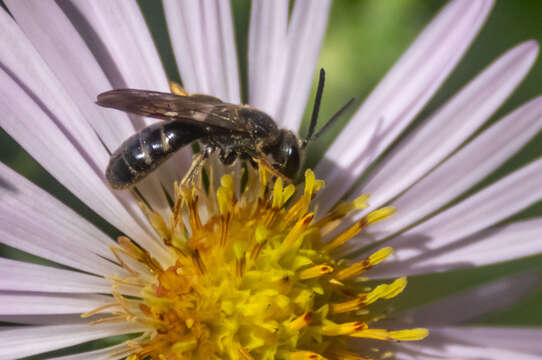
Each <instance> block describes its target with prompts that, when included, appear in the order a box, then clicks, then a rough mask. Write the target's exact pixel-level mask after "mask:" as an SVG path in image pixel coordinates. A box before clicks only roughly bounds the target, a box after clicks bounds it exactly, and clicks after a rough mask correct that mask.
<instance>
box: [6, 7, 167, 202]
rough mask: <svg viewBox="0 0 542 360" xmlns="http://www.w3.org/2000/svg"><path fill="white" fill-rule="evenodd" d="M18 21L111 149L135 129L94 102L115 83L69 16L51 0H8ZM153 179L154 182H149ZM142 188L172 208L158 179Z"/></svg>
mask: <svg viewBox="0 0 542 360" xmlns="http://www.w3.org/2000/svg"><path fill="white" fill-rule="evenodd" d="M7 5H8V6H9V9H10V11H11V13H12V15H13V16H14V17H15V20H16V21H17V24H18V25H19V26H20V27H21V28H22V30H23V31H24V32H25V34H26V36H27V37H28V38H29V40H30V41H31V42H32V44H33V45H34V46H35V47H36V49H37V50H38V52H39V53H40V55H41V56H42V57H43V59H44V60H45V62H46V63H47V65H48V66H49V68H50V69H51V70H52V71H53V73H54V74H55V76H56V77H57V78H58V80H60V82H61V83H62V85H63V87H64V88H65V89H66V90H67V91H68V93H69V94H70V96H71V99H73V101H74V103H75V104H76V105H77V107H78V108H79V110H80V111H81V113H82V115H83V117H84V119H85V120H87V122H88V123H89V125H90V126H92V128H93V129H94V130H95V131H96V132H97V134H98V136H99V137H100V139H101V140H102V141H103V143H104V144H105V145H106V147H107V148H108V149H109V151H110V152H113V151H114V150H116V149H117V148H118V146H119V145H120V144H121V143H122V142H123V141H124V140H125V139H126V138H128V137H129V136H131V135H132V134H134V133H135V129H134V126H133V125H132V123H131V121H130V119H129V118H128V116H127V115H126V114H124V113H122V112H119V111H111V110H106V109H104V108H101V107H99V106H97V105H96V104H95V101H96V96H97V95H98V94H99V93H101V92H104V91H106V90H110V89H111V87H112V85H111V83H110V82H109V80H108V79H107V78H106V76H105V74H104V72H103V70H102V69H101V68H100V65H99V64H98V62H97V61H96V59H95V58H94V56H93V55H92V53H91V52H90V50H89V49H88V47H87V45H86V44H85V43H84V41H83V39H82V38H81V37H80V35H79V34H78V33H77V31H76V30H75V28H74V27H73V25H72V24H71V23H70V21H69V20H68V18H67V17H66V16H65V14H64V13H63V12H62V10H61V9H60V8H59V7H58V5H57V4H56V3H55V2H52V1H40V2H37V3H35V2H33V1H27V0H22V1H11V0H10V1H8V2H7ZM151 181H152V185H151V184H149V183H150V182H151ZM146 184H147V185H146V187H145V188H143V187H140V188H139V190H140V191H141V192H142V194H143V195H144V197H145V199H146V200H147V201H148V202H149V203H150V204H151V205H152V206H153V208H154V209H156V210H157V211H160V210H162V211H165V210H169V206H168V202H167V200H166V197H165V194H164V192H163V191H162V188H161V186H160V184H159V182H158V180H156V179H154V180H148V181H147V182H146Z"/></svg>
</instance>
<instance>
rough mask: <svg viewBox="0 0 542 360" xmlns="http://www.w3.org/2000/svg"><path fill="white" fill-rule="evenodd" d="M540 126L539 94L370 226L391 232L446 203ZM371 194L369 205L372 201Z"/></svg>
mask: <svg viewBox="0 0 542 360" xmlns="http://www.w3.org/2000/svg"><path fill="white" fill-rule="evenodd" d="M541 127H542V97H538V98H536V99H534V100H532V101H530V102H529V103H527V104H525V105H523V106H521V107H520V108H519V109H517V110H515V111H514V112H513V113H511V114H509V115H508V116H506V117H505V118H504V119H502V120H500V121H499V122H497V123H496V124H495V125H493V126H492V127H491V128H489V129H487V130H485V131H484V132H483V133H482V134H481V135H480V136H478V137H477V138H475V139H474V140H473V141H471V142H470V143H469V144H468V145H466V146H465V147H464V148H462V149H461V150H460V151H459V152H457V153H456V154H454V155H453V156H452V157H451V158H450V159H449V160H447V161H446V162H444V163H443V164H442V165H440V166H439V167H437V169H435V170H434V171H433V172H431V173H430V174H429V175H428V176H426V177H425V178H423V179H422V180H421V181H419V182H418V183H416V184H415V185H414V186H413V187H412V188H410V189H408V191H407V192H406V193H405V194H404V195H402V196H401V197H399V198H398V199H396V200H394V201H393V205H394V206H395V207H397V209H399V213H398V216H394V217H393V218H392V219H390V221H384V222H381V223H378V224H376V225H375V226H374V227H372V229H374V230H375V231H378V232H382V233H387V234H390V235H391V234H394V233H396V232H397V231H400V230H401V229H403V228H406V227H407V226H409V225H411V224H413V223H414V222H415V221H418V220H420V219H423V218H424V217H426V216H428V215H429V214H431V213H432V212H434V211H436V210H438V209H439V208H440V207H442V206H444V205H446V204H447V203H448V202H449V201H451V200H453V199H454V198H455V197H457V196H458V195H459V194H461V193H463V192H464V191H466V190H468V189H469V188H470V187H472V186H473V185H475V184H476V183H478V182H479V181H481V180H482V179H483V178H485V177H486V176H487V175H489V174H490V173H491V172H493V171H494V170H495V169H496V168H497V167H498V166H500V165H501V164H502V163H503V162H504V161H505V160H506V159H508V158H509V157H510V156H512V155H513V154H515V153H516V152H517V151H519V149H521V147H522V146H523V145H525V144H526V143H527V142H528V141H529V139H531V138H532V137H533V136H534V135H535V134H537V133H538V131H539V130H540V128H541ZM372 201H373V198H372V197H371V206H372V205H374V204H373V202H372Z"/></svg>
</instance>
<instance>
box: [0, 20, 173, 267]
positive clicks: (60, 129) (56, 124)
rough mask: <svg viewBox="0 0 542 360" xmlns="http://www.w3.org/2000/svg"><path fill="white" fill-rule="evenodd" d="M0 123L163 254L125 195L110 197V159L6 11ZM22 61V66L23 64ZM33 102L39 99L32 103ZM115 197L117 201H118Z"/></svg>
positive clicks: (90, 201) (1, 24) (1, 35)
mask: <svg viewBox="0 0 542 360" xmlns="http://www.w3.org/2000/svg"><path fill="white" fill-rule="evenodd" d="M0 28H2V29H3V31H2V32H0V44H2V45H4V46H5V47H9V48H10V51H9V52H2V53H1V54H0V63H2V65H3V66H4V70H3V71H0V81H1V82H2V84H3V86H2V88H1V89H0V92H1V100H0V109H1V110H2V112H3V114H4V116H2V118H1V119H0V124H1V125H2V127H3V128H4V130H6V131H7V132H8V133H9V134H10V135H11V136H12V137H13V138H14V139H15V140H16V141H17V142H18V143H19V144H20V145H21V146H22V147H23V148H25V150H27V151H28V152H29V153H30V154H31V155H32V156H33V157H34V158H35V159H36V160H37V161H38V162H40V164H41V165H43V166H44V167H45V169H46V170H47V171H49V172H50V173H51V175H53V176H54V177H55V178H56V179H57V180H59V181H60V182H61V183H62V184H63V185H64V186H66V187H67V188H68V189H69V190H70V191H72V192H73V193H74V194H75V195H77V196H78V197H79V198H80V199H81V200H82V201H83V202H85V203H86V204H87V205H88V206H89V207H90V208H91V209H93V210H94V211H95V212H96V213H98V214H99V215H101V216H103V217H104V218H105V219H106V220H108V221H109V222H111V224H113V225H115V226H116V227H117V228H119V229H120V230H122V231H123V232H125V233H126V234H127V235H129V236H131V237H132V238H134V239H135V240H136V241H138V242H141V243H142V244H143V245H144V246H146V247H148V248H149V250H153V253H155V254H156V256H157V258H161V259H162V260H163V259H166V258H167V255H166V254H165V250H164V248H163V245H161V242H159V241H158V240H157V239H155V238H153V237H152V236H151V235H150V234H151V231H152V230H150V227H149V225H148V223H147V220H146V218H145V216H144V215H143V214H142V212H141V211H140V209H139V208H138V206H137V204H136V203H135V202H134V201H133V199H132V198H131V196H130V194H128V193H117V194H116V196H115V195H113V193H112V192H111V190H110V189H109V188H108V187H107V185H106V183H105V180H104V177H103V171H104V169H105V166H106V164H107V161H108V158H109V155H108V154H107V152H106V151H105V148H104V147H103V146H102V144H101V142H100V140H99V138H98V137H97V135H96V133H95V132H94V131H93V129H92V128H91V127H90V125H89V124H88V123H87V122H86V121H85V120H84V118H83V115H82V114H81V112H80V111H79V110H78V108H77V107H76V106H75V104H74V103H73V101H72V100H71V99H70V97H69V95H68V93H67V92H66V90H65V89H64V88H63V87H62V86H61V84H60V83H59V82H58V79H57V78H56V77H55V76H54V74H53V73H52V72H51V71H50V69H49V68H48V67H47V65H46V64H45V63H44V62H43V60H42V59H41V57H40V56H39V55H38V54H37V53H36V51H35V49H34V48H33V47H32V45H31V44H30V43H29V41H28V40H27V39H26V37H25V36H24V34H23V33H22V32H21V31H20V29H19V28H18V27H17V25H16V24H15V23H14V22H13V20H12V19H11V18H10V17H9V15H7V13H6V12H5V11H4V10H1V11H0ZM21 59H24V61H21ZM36 99H39V101H38V100H36ZM117 197H118V198H117ZM119 199H121V201H122V202H121V201H119Z"/></svg>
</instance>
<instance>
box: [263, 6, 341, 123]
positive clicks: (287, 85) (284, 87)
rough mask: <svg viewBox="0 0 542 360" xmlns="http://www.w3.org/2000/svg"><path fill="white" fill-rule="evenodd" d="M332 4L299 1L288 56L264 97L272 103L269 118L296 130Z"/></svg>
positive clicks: (282, 59) (281, 60)
mask: <svg viewBox="0 0 542 360" xmlns="http://www.w3.org/2000/svg"><path fill="white" fill-rule="evenodd" d="M330 5H331V1H329V0H320V1H312V0H299V1H296V2H295V4H294V9H293V11H292V15H291V19H290V23H289V24H288V34H287V38H286V43H285V45H284V46H283V51H284V52H285V56H283V57H279V58H278V59H276V60H275V61H278V65H277V66H276V68H275V69H276V74H273V73H271V74H270V75H271V78H272V79H274V80H273V81H271V82H269V85H270V86H268V87H267V88H266V93H265V95H263V96H264V98H265V99H269V100H267V102H268V103H270V104H271V105H270V106H269V109H270V114H269V115H271V116H272V117H273V118H274V119H275V120H276V121H277V123H278V124H280V125H281V126H282V127H285V128H288V129H290V130H293V131H297V130H298V128H299V125H300V124H301V120H302V119H303V113H304V111H305V106H306V104H307V100H308V97H309V94H310V90H311V85H312V79H313V77H314V70H315V67H316V62H317V61H318V55H319V53H320V47H321V45H322V40H323V38H324V34H325V31H326V27H327V19H328V15H329V8H330ZM279 35H280V34H279ZM256 76H259V73H258V74H256ZM275 81H276V83H275Z"/></svg>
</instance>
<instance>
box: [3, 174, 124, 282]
mask: <svg viewBox="0 0 542 360" xmlns="http://www.w3.org/2000/svg"><path fill="white" fill-rule="evenodd" d="M0 179H1V186H0V196H1V197H2V199H3V200H2V201H1V202H0V219H1V222H2V224H3V225H2V227H0V233H1V234H2V236H1V237H0V239H1V241H2V242H3V243H4V244H6V245H9V246H12V247H15V248H18V249H20V250H23V251H26V252H29V253H31V254H35V255H37V256H41V257H44V258H46V259H49V260H53V261H56V262H58V263H61V264H65V265H68V266H71V267H74V268H77V269H82V270H85V271H88V272H92V273H96V274H100V275H106V274H107V275H113V274H114V273H116V272H119V271H121V270H122V269H121V268H120V267H118V266H116V265H114V264H113V263H112V262H110V261H107V260H105V259H103V258H102V257H106V258H110V259H113V256H112V254H111V251H110V250H109V249H108V246H110V245H112V244H114V243H113V242H112V241H111V239H109V237H107V236H106V235H105V234H103V233H102V232H101V231H99V230H98V229H97V228H95V227H94V226H93V225H91V224H90V223H88V222H87V221H86V220H84V219H83V218H82V217H80V216H79V215H78V214H76V213H75V212H74V211H73V210H71V209H69V208H68V207H66V206H65V205H64V204H62V203H61V202H60V201H58V200H56V199H55V198H53V197H52V196H51V195H49V194H48V193H46V192H45V191H43V190H41V189H40V188H38V187H37V186H35V185H33V184H32V183H31V182H29V181H28V180H26V179H25V178H23V177H22V176H20V175H18V174H17V173H15V172H14V171H13V170H11V169H9V168H8V167H6V166H5V165H3V164H0Z"/></svg>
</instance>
